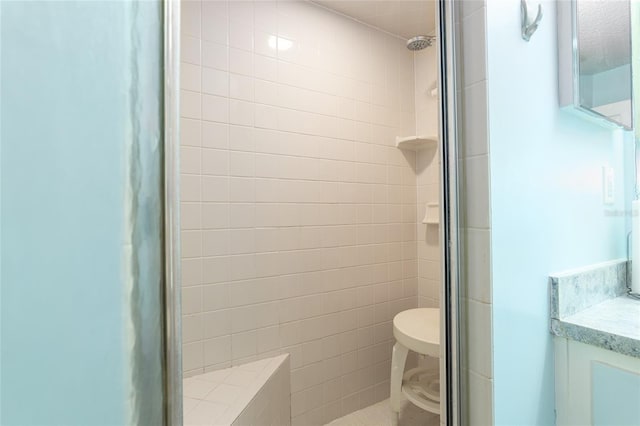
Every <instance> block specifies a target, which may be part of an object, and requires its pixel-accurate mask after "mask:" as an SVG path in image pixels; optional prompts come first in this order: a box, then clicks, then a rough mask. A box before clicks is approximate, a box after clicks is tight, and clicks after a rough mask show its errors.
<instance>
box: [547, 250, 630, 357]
mask: <svg viewBox="0 0 640 426" xmlns="http://www.w3.org/2000/svg"><path fill="white" fill-rule="evenodd" d="M628 266H629V265H628V264H627V262H626V260H622V259H621V260H616V261H611V262H605V263H601V264H597V265H592V266H589V267H586V268H581V269H578V270H572V271H567V272H563V273H559V274H552V275H551V277H550V302H551V306H550V310H551V324H550V325H551V333H552V334H555V335H556V336H560V337H564V338H567V339H572V340H576V341H578V342H582V343H587V344H590V345H594V346H598V347H601V348H604V349H608V350H611V351H614V352H618V353H621V354H624V355H628V356H632V357H635V358H640V300H637V299H634V298H632V297H630V296H628V295H627V294H626V293H627V276H628V274H627V269H628Z"/></svg>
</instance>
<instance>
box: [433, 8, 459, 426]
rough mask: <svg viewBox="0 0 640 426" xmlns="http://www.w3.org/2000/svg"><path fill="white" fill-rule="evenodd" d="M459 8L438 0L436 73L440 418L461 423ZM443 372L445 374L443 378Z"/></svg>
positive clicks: (449, 424) (455, 423)
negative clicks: (438, 185)
mask: <svg viewBox="0 0 640 426" xmlns="http://www.w3.org/2000/svg"><path fill="white" fill-rule="evenodd" d="M456 13H458V11H457V5H456V2H455V1H454V0H440V1H439V2H438V3H437V28H438V37H437V42H438V44H437V45H438V79H439V83H440V105H439V119H440V126H439V133H440V134H439V139H440V153H439V154H440V164H441V167H440V182H441V191H440V205H441V206H442V211H441V214H442V219H443V220H442V221H441V223H442V225H441V226H440V241H441V244H440V253H441V259H442V261H441V268H442V270H441V276H442V287H441V291H440V294H441V298H440V300H441V306H442V309H441V311H440V315H441V318H440V324H441V335H442V336H444V339H443V343H444V344H441V346H440V351H441V360H442V363H441V368H440V374H441V382H442V385H441V388H442V393H443V396H442V398H441V399H442V401H444V402H445V404H444V410H442V412H441V414H440V415H441V416H443V417H444V418H442V419H441V421H442V420H443V421H442V423H444V424H446V425H448V426H458V425H460V424H461V423H462V404H461V399H460V397H461V382H460V380H461V374H460V368H461V362H460V324H461V320H460V288H461V282H460V264H461V263H460V239H459V229H460V228H459V222H458V211H459V194H458V176H459V173H458V146H459V144H458V119H457V111H458V105H457V87H456V86H457V81H458V70H457V68H456V65H457V64H456V58H457V56H456V45H457V39H456V37H457V33H456V19H455V18H456ZM442 377H444V380H442Z"/></svg>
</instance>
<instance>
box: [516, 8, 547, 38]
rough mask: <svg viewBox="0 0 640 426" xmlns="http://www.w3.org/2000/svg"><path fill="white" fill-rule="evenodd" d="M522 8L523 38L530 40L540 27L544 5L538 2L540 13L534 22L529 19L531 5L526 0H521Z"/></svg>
mask: <svg viewBox="0 0 640 426" xmlns="http://www.w3.org/2000/svg"><path fill="white" fill-rule="evenodd" d="M520 8H521V9H522V38H523V39H524V40H526V41H529V40H531V36H532V35H533V33H535V32H536V30H537V29H538V24H539V23H540V20H541V19H542V5H541V4H538V14H537V15H536V19H534V20H533V22H531V20H530V19H529V7H528V6H527V1H526V0H520Z"/></svg>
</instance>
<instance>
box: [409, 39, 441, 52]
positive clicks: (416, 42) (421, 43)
mask: <svg viewBox="0 0 640 426" xmlns="http://www.w3.org/2000/svg"><path fill="white" fill-rule="evenodd" d="M435 39H436V38H435V37H434V36H424V35H419V36H415V37H413V38H410V39H409V40H407V49H409V50H413V51H415V50H422V49H425V48H427V47H429V46H431V45H432V44H433V41H434V40H435Z"/></svg>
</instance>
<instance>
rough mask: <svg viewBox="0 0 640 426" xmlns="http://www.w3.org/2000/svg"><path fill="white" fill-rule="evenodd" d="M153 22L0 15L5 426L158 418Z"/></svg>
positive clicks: (29, 5)
mask: <svg viewBox="0 0 640 426" xmlns="http://www.w3.org/2000/svg"><path fill="white" fill-rule="evenodd" d="M160 11H161V8H160V7H159V3H155V2H147V3H145V5H144V6H140V7H138V5H136V4H130V3H124V2H1V3H0V14H1V21H0V43H1V45H0V48H1V63H2V68H1V73H2V74H1V94H0V102H1V122H2V128H1V133H0V144H1V151H2V158H1V167H0V171H1V172H0V173H1V175H0V176H1V192H0V194H1V200H2V204H1V208H2V210H1V222H0V223H1V229H2V235H1V276H0V278H1V281H2V285H1V286H0V299H1V305H0V308H1V333H0V336H1V337H0V339H1V356H2V367H1V377H0V384H1V389H2V395H1V400H0V423H2V424H3V425H18V424H19V425H43V424H47V425H51V424H64V425H116V424H118V425H121V424H136V423H137V422H138V421H139V420H140V419H144V420H145V422H147V423H149V424H160V423H161V422H162V399H161V398H162V387H161V383H162V382H161V377H162V374H161V373H162V372H161V370H160V355H161V352H160V335H161V328H160V326H161V322H160V317H159V313H160V303H159V297H158V292H159V289H160V282H161V281H160V278H161V276H160V275H161V274H162V265H161V264H160V260H159V256H160V255H161V245H160V244H159V241H160V235H161V234H160V232H159V231H160V230H159V225H160V223H161V221H160V219H161V210H160V208H159V205H158V203H159V201H160V200H161V198H160V195H161V193H160V188H161V186H160V179H159V177H160V175H159V173H158V172H159V169H158V168H159V165H160V158H161V157H160V154H161V150H160V149H159V146H158V144H159V143H160V141H161V138H160V137H161V132H160V130H159V129H160V123H161V121H160V117H161V114H160V111H161V110H160V103H159V102H160V101H161V99H162V97H161V95H162V91H161V90H160V81H161V73H160V68H159V66H158V64H159V63H160V58H161V49H160V46H161V45H160V40H161V34H162V33H161V31H160V30H161V27H160V25H161V24H160V23H161V21H160V18H161V14H160ZM141 17H144V18H141ZM137 43H140V45H143V46H145V49H146V50H145V51H144V53H143V54H140V55H139V54H138V53H139V52H140V51H139V50H136V49H137V47H138V46H139V45H138V44H137ZM134 151H135V154H134ZM136 154H137V157H136ZM134 159H135V161H134ZM130 165H132V167H129V166H130ZM133 175H135V179H134V178H133ZM130 179H131V181H130ZM134 182H135V187H134V186H133V185H134ZM138 215H143V216H145V217H144V218H140V217H139V216H138ZM141 329H144V330H145V333H144V334H142V335H140V334H137V333H136V331H140V330H141ZM134 372H135V373H134ZM145 387H146V388H145ZM138 391H141V392H138Z"/></svg>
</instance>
